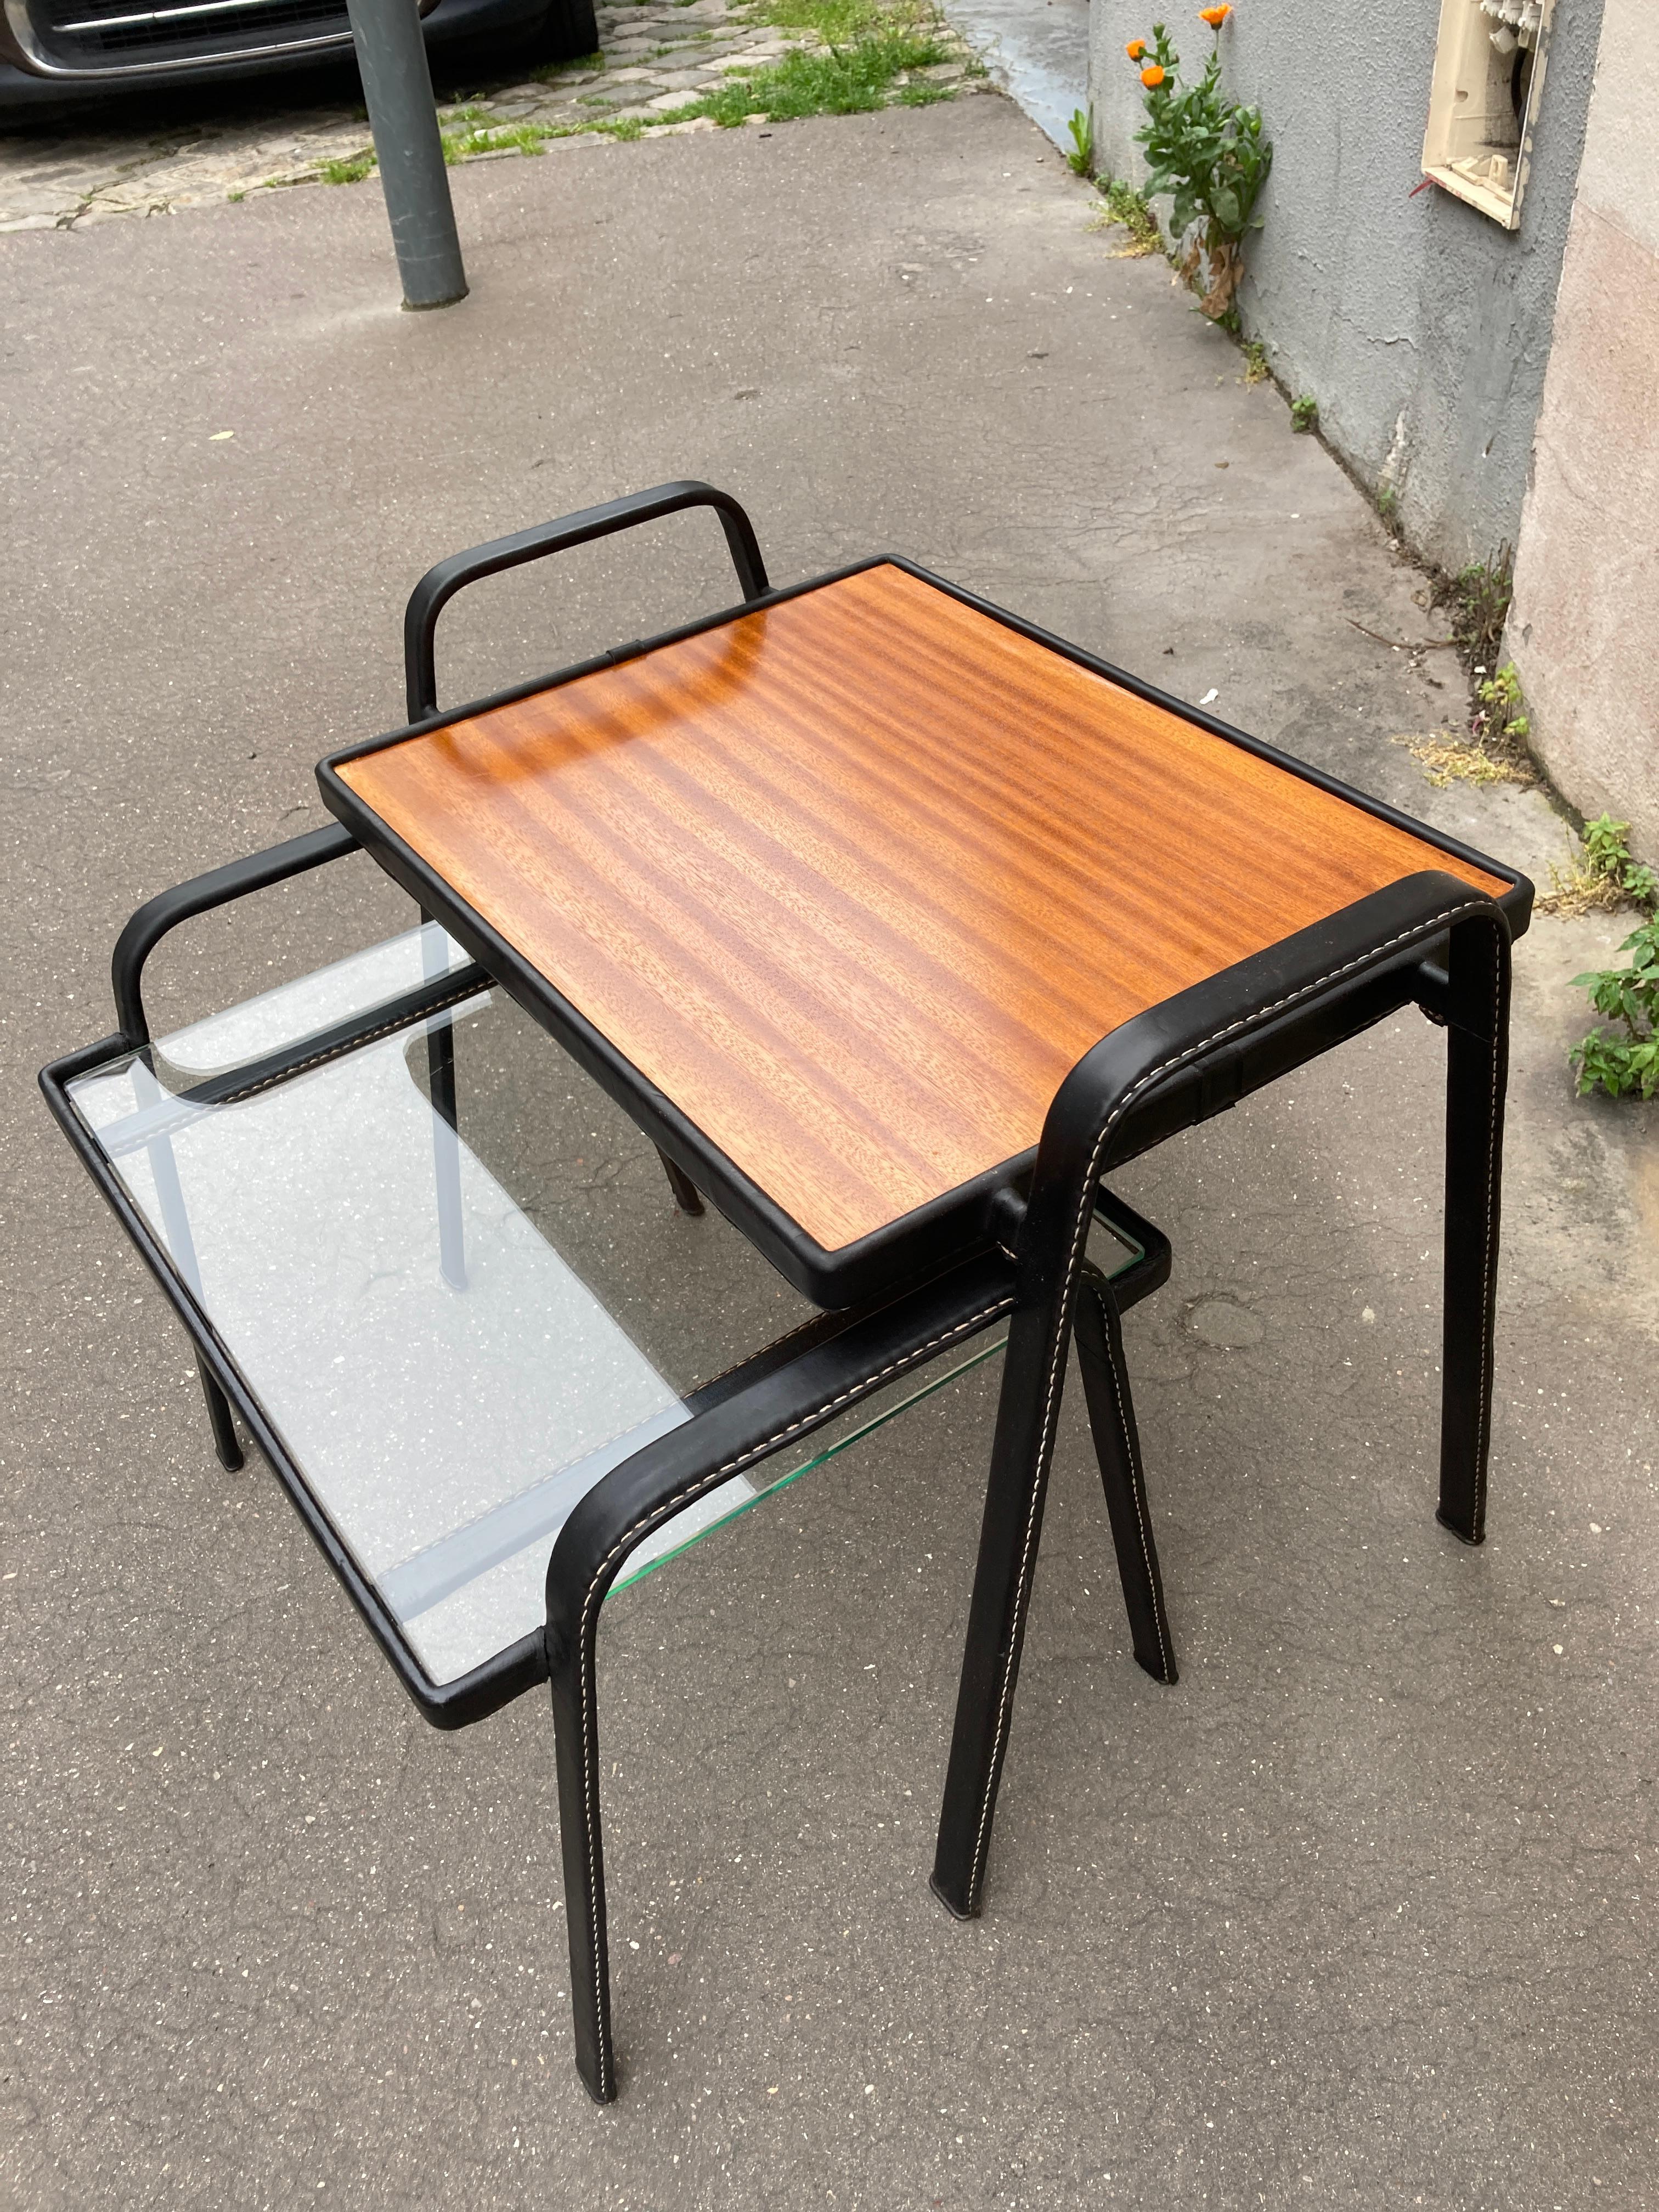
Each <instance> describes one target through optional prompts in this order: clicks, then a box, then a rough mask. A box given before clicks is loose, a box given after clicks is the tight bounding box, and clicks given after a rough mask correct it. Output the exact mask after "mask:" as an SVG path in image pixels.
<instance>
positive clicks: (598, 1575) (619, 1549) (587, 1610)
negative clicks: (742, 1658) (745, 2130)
mask: <svg viewBox="0 0 1659 2212" xmlns="http://www.w3.org/2000/svg"><path fill="white" fill-rule="evenodd" d="M1013 1303H1014V1301H1013V1297H1012V1293H1011V1294H1010V1295H1009V1296H1008V1297H1006V1298H999V1299H998V1300H997V1301H996V1303H995V1304H994V1305H988V1306H983V1307H981V1310H979V1312H978V1313H976V1314H970V1315H969V1316H968V1318H967V1320H966V1321H960V1322H957V1323H956V1324H955V1326H954V1327H953V1328H947V1329H946V1330H945V1332H944V1334H942V1335H939V1336H935V1337H933V1338H930V1339H929V1340H928V1341H927V1343H926V1344H922V1345H918V1346H917V1347H916V1349H915V1351H914V1352H906V1353H905V1354H904V1356H903V1357H902V1358H900V1359H895V1360H891V1361H890V1362H889V1364H887V1365H886V1366H885V1367H882V1368H878V1369H877V1370H876V1372H875V1373H874V1374H873V1375H866V1376H864V1377H863V1378H862V1379H861V1380H860V1381H859V1382H857V1383H849V1384H848V1387H847V1389H845V1390H842V1391H840V1392H838V1393H837V1394H836V1396H835V1397H833V1398H827V1399H826V1400H825V1401H824V1402H823V1405H821V1406H818V1407H815V1408H814V1409H813V1411H812V1412H811V1413H803V1414H802V1415H801V1416H800V1417H799V1419H798V1420H793V1421H791V1422H790V1423H789V1424H788V1425H787V1427H786V1428H781V1429H778V1430H776V1431H775V1432H774V1433H773V1434H772V1435H771V1436H769V1437H767V1438H766V1439H765V1441H764V1442H763V1443H757V1444H753V1445H751V1446H750V1449H748V1450H747V1451H742V1452H739V1453H738V1455H737V1457H736V1458H735V1459H729V1460H727V1461H726V1464H725V1466H724V1467H718V1468H715V1469H714V1472H713V1473H712V1474H704V1475H700V1476H699V1477H698V1479H697V1480H696V1482H693V1483H690V1484H688V1485H687V1486H686V1487H685V1488H684V1490H681V1491H677V1492H675V1494H674V1496H673V1497H672V1498H666V1499H665V1500H664V1502H663V1503H662V1504H660V1505H655V1506H653V1508H652V1509H651V1510H650V1512H648V1513H645V1514H641V1516H640V1518H639V1519H638V1520H637V1521H636V1522H635V1523H634V1525H633V1527H632V1528H629V1529H627V1530H625V1531H624V1532H623V1534H622V1535H620V1536H619V1537H618V1538H617V1541H616V1542H615V1543H614V1544H613V1545H612V1546H611V1549H610V1550H609V1551H608V1552H607V1553H605V1557H604V1559H601V1560H600V1562H599V1565H598V1566H597V1567H596V1568H595V1569H594V1571H593V1579H592V1582H591V1583H589V1584H588V1586H587V1595H586V1597H585V1598H584V1599H583V1601H582V1611H581V1621H580V1628H579V1631H578V1636H577V1650H576V1663H577V1668H578V1670H579V1673H580V1689H581V1717H582V1786H583V1791H584V1795H585V1798H586V1805H585V1811H586V1844H587V1878H588V1882H589V1886H590V1887H591V1886H592V1879H593V1869H594V1866H595V1864H596V1863H597V1860H598V1853H597V1850H596V1848H595V1844H594V1821H595V1818H596V1814H597V1809H598V1808H597V1792H596V1791H595V1790H594V1787H593V1774H594V1759H593V1748H592V1704H593V1670H592V1652H591V1650H590V1648H589V1644H588V1639H587V1629H588V1618H589V1615H590V1614H591V1613H592V1610H593V1601H594V1598H595V1596H596V1595H597V1594H598V1592H599V1585H600V1584H601V1583H602V1582H603V1581H604V1580H605V1571H606V1569H607V1568H608V1567H609V1566H610V1565H611V1561H612V1560H613V1559H617V1558H619V1557H620V1556H621V1555H622V1553H624V1552H626V1551H627V1550H628V1549H629V1547H630V1546H631V1545H632V1544H633V1542H634V1541H635V1538H636V1537H637V1536H639V1535H640V1534H641V1532H642V1531H643V1530H644V1529H646V1528H647V1527H648V1526H649V1525H650V1524H651V1523H652V1522H653V1521H656V1520H658V1519H659V1518H666V1517H667V1516H668V1515H669V1514H671V1513H672V1512H673V1511H674V1510H675V1509H676V1508H677V1507H678V1506H681V1505H687V1504H690V1502H691V1501H692V1500H693V1499H694V1498H699V1497H701V1496H702V1492H704V1491H706V1490H712V1489H713V1488H714V1486H715V1485H716V1484H717V1483H719V1482H722V1481H724V1480H726V1477H727V1476H728V1475H732V1474H738V1472H739V1471H740V1470H741V1469H742V1468H745V1467H748V1466H750V1465H752V1463H753V1462H755V1461H756V1460H757V1459H763V1458H764V1457H765V1456H766V1455H767V1453H768V1452H769V1451H770V1450H771V1449H772V1448H773V1447H774V1445H775V1444H781V1443H783V1442H784V1440H785V1439H786V1438H787V1437H792V1436H793V1435H794V1434H795V1433H796V1432H797V1431H799V1430H800V1429H804V1428H810V1427H811V1425H812V1424H813V1423H814V1422H816V1421H820V1420H822V1419H823V1417H824V1415H825V1414H826V1413H834V1412H835V1410H836V1407H838V1406H844V1405H845V1404H846V1403H847V1401H848V1399H850V1398H856V1397H858V1396H859V1395H860V1394H861V1393H862V1392H864V1391H866V1390H868V1389H871V1388H872V1386H873V1385H874V1384H875V1383H884V1382H886V1381H887V1380H888V1378H889V1377H890V1376H894V1375H897V1374H901V1373H902V1371H903V1370H904V1369H905V1368H907V1367H914V1366H915V1364H916V1362H917V1361H918V1360H919V1359H925V1358H927V1355H928V1353H929V1352H937V1351H938V1350H939V1347H940V1346H941V1345H946V1344H949V1343H950V1342H951V1340H952V1339H953V1338H955V1337H958V1336H965V1335H966V1334H968V1332H969V1330H970V1329H974V1328H978V1327H979V1325H980V1323H981V1322H987V1321H990V1320H993V1319H994V1317H995V1316H996V1315H998V1314H1000V1313H1006V1311H1007V1310H1008V1308H1009V1307H1010V1306H1011V1305H1012V1304H1013ZM589 1921H590V1930H589V1936H590V1942H591V1945H592V1959H593V1994H594V2011H595V2013H596V2015H598V2020H599V2077H600V2082H601V2086H604V2085H605V2084H608V2082H609V2081H610V2076H611V2034H610V2025H609V2022H608V2021H607V2020H606V2018H605V2003H604V2001H603V1995H602V1992H601V1990H600V1989H599V1913H598V1912H597V1911H592V1912H590V1914H589Z"/></svg>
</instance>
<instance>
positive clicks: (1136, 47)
mask: <svg viewBox="0 0 1659 2212" xmlns="http://www.w3.org/2000/svg"><path fill="white" fill-rule="evenodd" d="M1123 51H1124V52H1125V53H1126V54H1127V56H1128V57H1129V59H1130V60H1131V61H1132V62H1138V61H1139V59H1140V57H1141V56H1142V54H1144V53H1145V52H1146V40H1145V39H1131V40H1130V41H1129V43H1128V45H1127V46H1125V48H1124V49H1123Z"/></svg>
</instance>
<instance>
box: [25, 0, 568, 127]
mask: <svg viewBox="0 0 1659 2212" xmlns="http://www.w3.org/2000/svg"><path fill="white" fill-rule="evenodd" d="M420 9H421V15H422V21H423V23H424V26H425V30H426V43H427V50H428V52H429V53H430V54H432V56H433V57H434V58H435V59H436V58H437V57H438V56H439V55H440V54H448V53H451V52H453V50H454V49H456V48H458V47H459V46H463V45H471V46H475V47H480V48H488V47H489V46H494V47H496V48H497V49H499V50H501V52H502V54H503V56H504V57H509V56H510V57H511V58H512V60H513V61H515V62H516V61H527V60H529V59H530V58H534V59H535V60H538V61H566V60H570V59H572V58H574V57H575V56H576V55H578V54H591V53H592V52H593V51H594V49H595V48H596V47H597V46H598V45H599V32H598V30H597V28H596V27H595V24H594V21H593V0H420ZM350 47H351V27H350V24H349V22H348V21H347V20H346V6H345V0H0V115H9V116H12V117H14V118H27V117H28V116H29V115H30V114H35V113H38V114H41V115H44V114H46V112H49V111H51V110H52V109H55V108H62V107H68V106H78V105H80V104H81V103H82V102H83V101H85V100H91V99H97V100H109V99H111V98H112V96H115V95H118V94H122V93H125V94H129V95H131V94H136V93H149V94H155V92H157V91H159V90H160V89H161V88H162V87H164V86H171V85H179V84H201V83H206V82H215V81H217V82H224V81H226V80H228V79H234V78H240V77H246V76H258V75H260V74H262V73H264V72H267V71H271V70H295V69H303V68H307V67H315V66H316V64H319V63H322V62H327V61H329V60H331V59H343V58H347V57H348V56H349V52H350Z"/></svg>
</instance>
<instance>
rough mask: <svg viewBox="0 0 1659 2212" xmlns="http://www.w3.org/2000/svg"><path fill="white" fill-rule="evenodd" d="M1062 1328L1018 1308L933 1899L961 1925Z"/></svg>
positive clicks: (1052, 1317)
mask: <svg viewBox="0 0 1659 2212" xmlns="http://www.w3.org/2000/svg"><path fill="white" fill-rule="evenodd" d="M1065 1326H1066V1325H1065V1322H1064V1321H1063V1319H1061V1318H1060V1317H1058V1316H1056V1314H1055V1312H1054V1302H1053V1301H1052V1300H1048V1301H1045V1302H1044V1303H1043V1304H1040V1305H1028V1306H1024V1307H1021V1308H1018V1309H1016V1311H1015V1314H1014V1318H1013V1322H1012V1326H1011V1328H1010V1329H1009V1332H1008V1352H1007V1357H1006V1361H1005V1363H1004V1368H1003V1376H1002V1395H1001V1399H1000V1402H999V1405H998V1408H997V1428H996V1439H995V1442H994V1444H993V1445H992V1448H991V1474H990V1481H989V1484H988V1486H987V1491H986V1497H985V1518H984V1522H983V1523H982V1525H981V1532H980V1544H979V1565H978V1566H977V1568H976V1569H975V1575H974V1595H973V1599H972V1602H971V1603H970V1605H969V1613H968V1638H967V1643H966V1645H965V1648H964V1650H963V1656H962V1683H961V1686H960V1688H959V1689H958V1691H957V1717H956V1725H955V1728H954V1729H953V1731H952V1734H951V1760H950V1765H949V1767H948V1768H947V1770H946V1772H945V1802H944V1805H943V1807H942V1808H941V1810H940V1813H939V1843H938V1847H937V1850H936V1851H935V1854H934V1859H933V1893H934V1895H935V1896H936V1897H937V1898H938V1899H939V1901H940V1903H941V1904H943V1905H945V1906H947V1907H948V1908H949V1910H950V1911H952V1912H954V1913H955V1914H956V1915H957V1918H958V1919H962V1920H969V1919H972V1918H973V1917H975V1915H976V1914H977V1913H978V1911H979V1909H980V1895H981V1889H982V1887H983V1883H984V1875H985V1861H986V1855H987V1851H988V1850H989V1848H990V1841H991V1817H992V1814H993V1813H994V1810H995V1807H996V1796H997V1785H998V1783H999V1782H1000V1779H1001V1776H1002V1760H1003V1754H1004V1753H1005V1751H1006V1748H1007V1743H1008V1729H1009V1725H1010V1723H1011V1722H1012V1718H1013V1704H1014V1686H1015V1682H1016V1680H1017V1679H1018V1673H1019V1655H1020V1647H1021V1645H1022V1644H1023V1643H1024V1637H1025V1614H1026V1608H1027V1607H1028V1605H1029V1603H1030V1595H1031V1581H1032V1577H1033V1575H1034V1574H1035V1572H1036V1555H1037V1541H1038V1538H1039V1536H1040V1535H1041V1534H1042V1504H1043V1497H1044V1493H1045V1492H1046V1490H1047V1487H1048V1462H1049V1459H1050V1457H1051V1455H1052V1452H1053V1448H1054V1420H1055V1419H1056V1418H1057V1417H1058V1414H1059V1411H1060V1392H1061V1390H1062V1389H1063V1388H1064V1385H1065V1374H1066V1362H1065V1354H1064V1349H1063V1346H1062V1347H1061V1349H1060V1356H1059V1358H1058V1359H1057V1360H1054V1359H1051V1358H1050V1357H1049V1355H1050V1353H1051V1352H1052V1351H1053V1349H1054V1329H1055V1328H1056V1327H1059V1328H1061V1329H1062V1331H1063V1330H1064V1328H1065Z"/></svg>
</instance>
